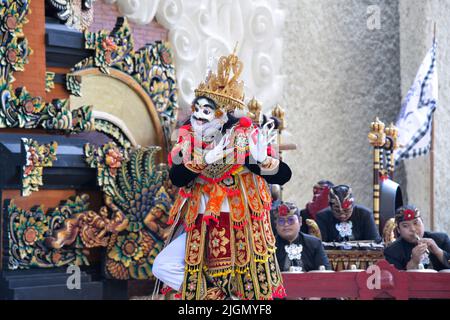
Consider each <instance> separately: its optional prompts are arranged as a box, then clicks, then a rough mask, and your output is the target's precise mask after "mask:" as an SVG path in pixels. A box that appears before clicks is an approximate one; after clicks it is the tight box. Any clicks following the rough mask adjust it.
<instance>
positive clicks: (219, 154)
mask: <svg viewBox="0 0 450 320" xmlns="http://www.w3.org/2000/svg"><path fill="white" fill-rule="evenodd" d="M229 143H230V134H225V135H224V136H223V137H222V139H220V142H219V143H218V144H217V145H216V146H215V147H214V148H213V149H211V150H209V151H208V152H207V153H206V155H205V162H206V163H207V164H212V163H214V162H216V161H218V160H220V159H223V158H225V157H226V156H227V155H229V154H230V153H231V152H233V150H234V149H233V148H228V149H226V150H225V148H226V147H227V146H228V144H229Z"/></svg>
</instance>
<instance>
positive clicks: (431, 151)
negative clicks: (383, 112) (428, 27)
mask: <svg viewBox="0 0 450 320" xmlns="http://www.w3.org/2000/svg"><path fill="white" fill-rule="evenodd" d="M435 41H436V22H434V27H433V44H434V42H435ZM436 72H437V70H436ZM434 124H435V123H434V112H433V115H432V117H431V146H430V228H431V231H434Z"/></svg>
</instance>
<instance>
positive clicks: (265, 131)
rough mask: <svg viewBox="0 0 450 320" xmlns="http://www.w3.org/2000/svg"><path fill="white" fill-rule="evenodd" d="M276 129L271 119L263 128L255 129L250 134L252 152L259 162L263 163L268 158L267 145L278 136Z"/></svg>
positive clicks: (249, 140)
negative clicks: (255, 139)
mask: <svg viewBox="0 0 450 320" xmlns="http://www.w3.org/2000/svg"><path fill="white" fill-rule="evenodd" d="M274 129H275V124H274V121H273V120H270V121H268V122H267V123H266V124H265V125H264V126H263V127H262V128H261V130H258V129H254V130H253V131H252V132H250V134H249V136H248V146H249V151H250V154H251V155H252V157H253V158H254V159H255V160H256V161H257V162H258V163H262V162H264V161H265V160H266V159H267V147H268V146H269V144H271V143H272V142H273V141H274V140H275V138H276V132H275V131H274ZM257 130H258V134H257V136H256V137H257V141H256V142H255V141H254V140H253V136H254V134H255V132H256V131H257Z"/></svg>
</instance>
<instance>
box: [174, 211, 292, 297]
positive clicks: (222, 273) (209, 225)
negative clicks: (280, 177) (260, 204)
mask: <svg viewBox="0 0 450 320" xmlns="http://www.w3.org/2000/svg"><path fill="white" fill-rule="evenodd" d="M205 218H207V217H205V216H203V215H201V214H199V215H198V216H197V218H196V220H195V224H194V225H193V226H192V227H193V228H192V229H191V230H189V231H188V235H187V241H186V258H185V260H186V271H185V276H184V282H183V286H182V298H183V299H187V300H192V299H197V300H198V299H207V300H219V299H227V298H228V299H229V298H237V299H244V300H270V299H273V298H283V297H285V296H286V294H285V291H284V287H283V285H282V277H281V273H280V270H279V267H278V263H277V261H276V255H275V239H274V236H273V232H272V228H271V225H270V217H269V211H268V210H267V211H264V213H263V214H260V215H259V216H258V217H257V216H254V215H252V214H251V213H250V212H247V214H246V218H245V221H244V223H242V224H240V225H239V226H236V225H235V224H233V221H232V218H231V215H230V214H229V213H228V212H221V213H220V215H219V217H218V219H214V220H212V219H205Z"/></svg>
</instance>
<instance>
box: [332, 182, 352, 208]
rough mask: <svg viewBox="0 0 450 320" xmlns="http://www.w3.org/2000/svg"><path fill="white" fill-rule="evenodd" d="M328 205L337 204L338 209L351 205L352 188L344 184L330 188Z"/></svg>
mask: <svg viewBox="0 0 450 320" xmlns="http://www.w3.org/2000/svg"><path fill="white" fill-rule="evenodd" d="M329 198H330V206H333V205H335V206H339V208H340V209H342V210H346V209H348V208H350V206H352V205H353V201H354V199H353V194H352V188H350V187H349V186H346V185H343V184H341V185H338V186H335V187H333V188H331V189H330V196H329Z"/></svg>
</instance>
